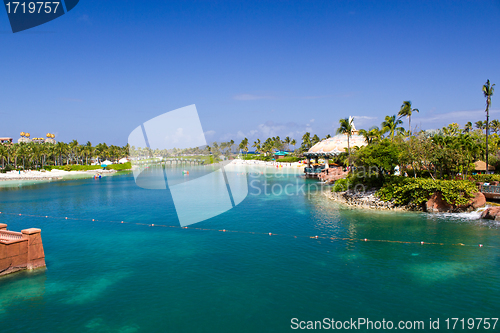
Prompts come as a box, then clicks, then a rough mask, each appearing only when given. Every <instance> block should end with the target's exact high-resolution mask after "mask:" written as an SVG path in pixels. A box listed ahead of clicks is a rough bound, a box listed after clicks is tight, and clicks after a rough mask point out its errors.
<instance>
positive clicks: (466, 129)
mask: <svg viewBox="0 0 500 333" xmlns="http://www.w3.org/2000/svg"><path fill="white" fill-rule="evenodd" d="M470 131H472V123H471V122H470V121H468V122H467V124H465V126H464V132H465V133H469V132H470Z"/></svg>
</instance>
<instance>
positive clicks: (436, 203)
mask: <svg viewBox="0 0 500 333" xmlns="http://www.w3.org/2000/svg"><path fill="white" fill-rule="evenodd" d="M453 208H454V207H453V205H451V204H449V203H447V202H446V201H444V200H443V195H442V194H441V192H436V193H434V194H433V195H431V197H430V198H429V200H427V202H426V203H425V210H426V211H427V212H428V213H444V212H451V211H453Z"/></svg>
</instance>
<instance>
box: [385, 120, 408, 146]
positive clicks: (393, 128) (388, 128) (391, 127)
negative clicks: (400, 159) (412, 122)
mask: <svg viewBox="0 0 500 333" xmlns="http://www.w3.org/2000/svg"><path fill="white" fill-rule="evenodd" d="M402 123H403V122H402V121H401V119H396V115H393V116H385V120H384V121H383V122H382V132H383V133H387V132H389V137H390V138H391V141H394V133H395V132H400V133H401V132H403V131H404V128H403V127H401V126H398V125H401V124H402Z"/></svg>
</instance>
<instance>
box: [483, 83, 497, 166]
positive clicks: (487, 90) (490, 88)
mask: <svg viewBox="0 0 500 333" xmlns="http://www.w3.org/2000/svg"><path fill="white" fill-rule="evenodd" d="M494 87H495V84H491V85H490V80H486V84H484V85H483V94H484V97H485V98H486V173H490V171H489V169H488V130H489V121H490V105H491V96H493V92H494V91H495V88H494Z"/></svg>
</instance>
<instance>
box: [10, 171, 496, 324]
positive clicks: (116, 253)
mask: <svg viewBox="0 0 500 333" xmlns="http://www.w3.org/2000/svg"><path fill="white" fill-rule="evenodd" d="M258 179H260V180H262V178H258ZM251 180H252V178H251V177H250V178H249V181H251ZM266 180H267V182H268V184H269V185H274V184H279V185H281V186H284V185H286V184H289V183H292V184H295V185H294V187H293V188H291V189H293V190H299V189H300V186H301V185H304V184H306V185H310V184H315V182H314V181H312V180H304V179H303V178H300V177H298V176H295V175H289V176H287V177H278V176H276V175H275V176H271V177H268V178H266ZM263 186H264V185H263V183H262V182H254V183H253V186H252V187H251V188H250V190H249V195H248V197H247V198H246V199H245V200H244V201H243V202H242V203H241V204H240V205H238V206H236V207H235V208H233V209H232V210H230V211H227V212H226V213H224V214H222V215H219V216H217V217H214V218H212V219H210V220H206V221H203V222H201V223H198V224H195V225H193V226H192V227H199V228H207V229H213V230H207V231H201V230H193V229H189V228H188V229H180V228H165V227H149V226H144V225H135V224H121V223H111V222H100V221H94V222H92V219H99V220H112V221H120V220H124V221H127V222H138V223H147V224H156V225H159V224H161V225H172V226H178V220H177V217H176V213H175V209H174V206H173V202H172V198H171V196H170V193H169V192H168V191H155V190H145V189H141V188H138V187H137V186H136V185H135V183H134V179H133V176H132V175H131V174H122V175H116V176H113V177H106V178H102V179H100V180H93V179H83V180H72V181H62V182H53V183H43V184H38V185H35V186H24V187H16V188H0V211H2V212H12V213H23V214H34V215H43V216H45V215H49V216H59V217H66V216H67V217H71V218H77V219H81V220H71V219H69V220H65V219H53V218H36V217H25V216H13V215H5V214H1V215H0V223H7V224H8V226H9V229H10V230H21V229H24V228H29V227H37V228H41V229H42V238H43V243H44V248H45V254H46V262H47V269H46V270H38V271H35V272H22V273H18V274H14V275H10V276H7V277H3V278H0V326H1V332H289V331H295V330H292V329H291V319H292V318H298V319H299V320H304V321H308V320H313V321H315V320H323V318H335V319H336V320H349V319H350V318H358V317H364V318H369V319H370V320H373V321H375V320H382V319H383V318H385V319H386V320H391V321H394V322H397V321H399V320H404V321H414V320H423V321H424V322H425V324H426V327H428V321H429V318H433V319H437V318H440V320H441V328H443V326H444V322H443V321H444V320H445V319H446V318H449V317H458V318H470V317H474V318H484V317H490V318H491V317H499V316H500V286H499V283H498V281H500V269H499V268H500V229H499V226H498V224H497V223H496V222H489V221H484V220H472V219H469V218H468V216H467V215H464V216H461V217H449V216H445V215H427V214H423V213H394V212H391V213H389V212H373V211H361V210H350V209H345V208H343V207H341V206H338V205H336V204H335V203H333V202H331V201H329V200H327V199H325V197H324V196H323V195H321V194H320V193H317V192H315V193H309V194H306V195H304V194H302V193H301V192H300V191H295V192H298V193H295V194H294V195H285V194H284V193H276V192H275V193H276V195H272V194H271V195H264V194H263V193H261V194H260V195H256V194H257V193H258V190H257V188H259V189H261V190H263ZM297 186H298V187H297ZM290 192H294V191H289V193H290ZM193 209H196V203H195V202H193ZM222 229H227V230H231V231H243V232H241V233H240V232H219V231H217V230H222ZM248 232H258V233H259V234H251V233H248ZM269 232H271V233H273V234H277V235H272V236H269V235H268V234H267V233H269ZM315 235H318V236H320V237H333V238H346V239H345V240H338V239H333V240H332V239H321V238H319V239H314V238H309V237H310V236H315ZM364 238H367V239H371V240H396V241H415V242H420V241H425V242H436V243H444V245H420V244H404V243H391V242H371V241H369V242H363V241H360V240H359V239H364ZM456 243H463V244H465V245H467V246H456V245H452V244H456ZM480 243H481V244H484V247H482V248H480V247H479V246H477V245H478V244H480ZM469 245H470V246H469ZM499 329H500V324H497V327H496V330H499ZM360 331H365V330H360ZM475 331H481V330H475ZM489 331H491V330H489Z"/></svg>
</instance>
